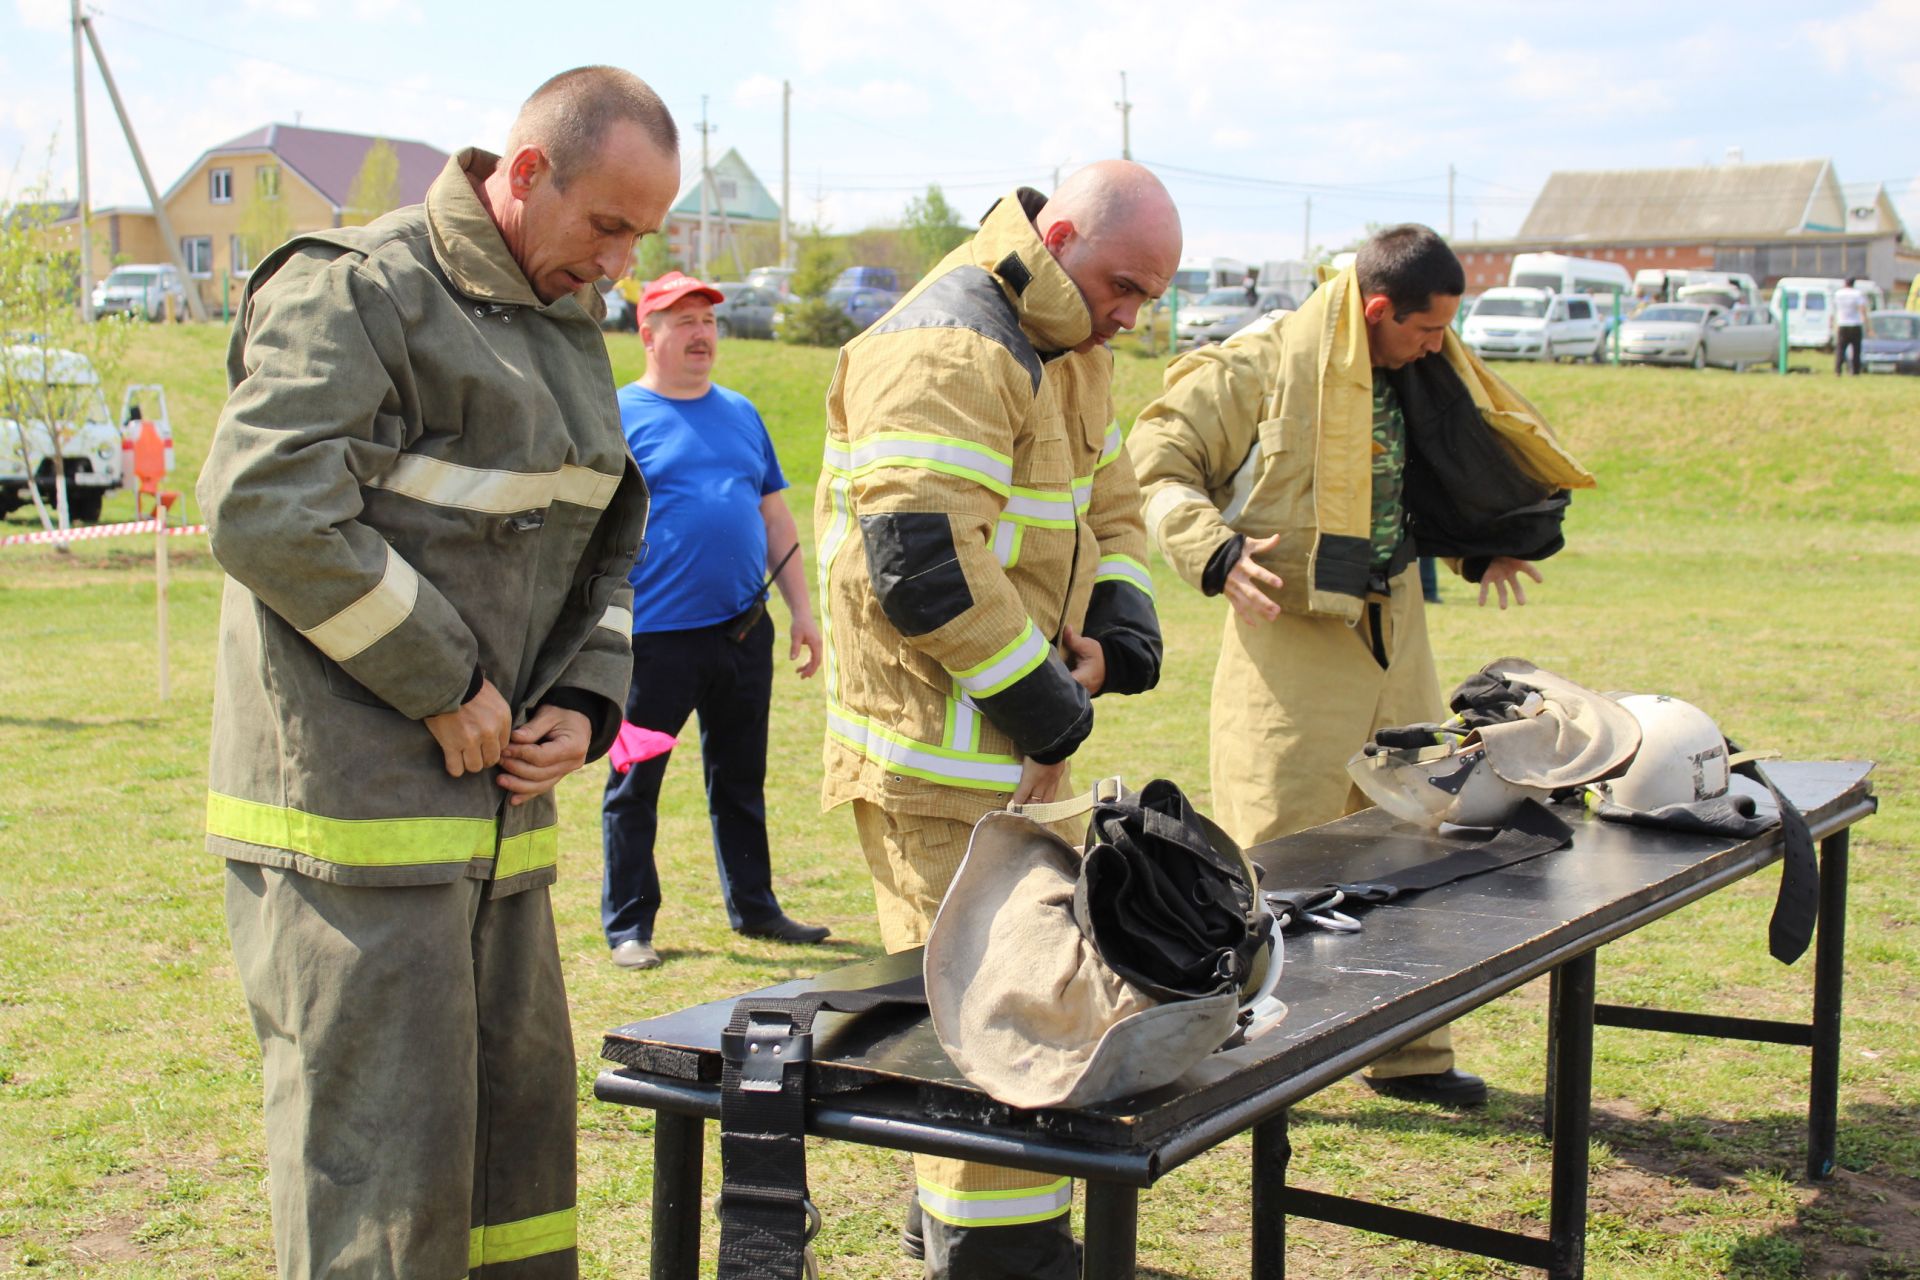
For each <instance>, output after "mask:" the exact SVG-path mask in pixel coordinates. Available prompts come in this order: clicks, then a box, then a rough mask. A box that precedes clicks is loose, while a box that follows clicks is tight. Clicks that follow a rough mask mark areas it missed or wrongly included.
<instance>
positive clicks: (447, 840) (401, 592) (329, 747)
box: [199, 151, 647, 894]
mask: <svg viewBox="0 0 1920 1280" xmlns="http://www.w3.org/2000/svg"><path fill="white" fill-rule="evenodd" d="M494 163H495V157H493V156H490V155H487V154H485V153H483V152H478V151H463V152H461V153H460V154H459V155H458V156H455V157H454V158H453V159H452V160H451V161H449V163H448V165H447V167H446V169H445V170H444V171H443V172H442V173H441V175H440V177H439V178H438V179H437V180H436V181H435V182H434V184H433V187H432V189H431V190H429V192H428V193H427V199H426V203H425V204H424V205H417V206H414V207H411V208H407V209H401V210H398V211H396V212H394V213H391V214H388V215H386V216H385V217H382V218H380V219H379V220H377V221H376V222H374V223H372V224H370V225H368V226H365V227H353V228H345V229H340V230H334V231H324V232H315V233H313V234H310V235H303V236H300V237H297V238H295V239H294V240H293V241H291V242H289V243H288V244H287V245H286V246H284V247H283V248H281V249H280V250H278V251H277V252H275V253H274V254H272V255H271V256H269V257H268V258H267V259H266V260H265V261H264V262H262V263H261V264H260V266H259V267H258V269H256V270H255V271H254V273H253V276H252V278H251V279H250V280H249V281H248V284H247V294H246V299H245V301H244V303H243V306H242V310H241V315H240V321H239V323H238V324H237V325H236V326H235V329H234V335H233V342H232V346H231V348H230V351H229V354H228V376H229V379H230V382H231V386H232V394H231V396H230V398H229V399H228V401H227V405H226V408H225V410H224V411H223V413H222V414H221V417H220V422H219V426H218V428H217V429H216V431H215V434H214V440H213V446H212V451H211V453H210V455H209V456H208V459H207V464H206V468H205V470H204V471H203V472H202V474H201V479H200V486H199V493H200V501H201V506H202V508H203V509H204V510H205V512H206V514H207V523H208V526H209V529H210V531H211V534H212V539H213V552H214V556H215V558H216V559H218V560H219V562H220V565H221V567H222V568H223V569H225V570H226V571H227V574H228V580H227V584H226V594H225V598H224V600H223V602H222V609H221V623H220V647H219V653H218V658H217V670H216V674H215V689H214V708H213V744H212V777H211V794H210V797H209V800H208V810H207V832H208V841H207V843H208V847H209V848H211V849H212V850H213V852H215V853H217V854H220V855H222V856H224V857H228V858H235V859H240V860H243V861H249V862H260V863H266V864H269V865H272V866H278V867H286V868H290V869H292V870H295V871H299V872H302V873H304V874H306V875H311V876H315V877H318V878H321V879H325V880H332V881H337V882H339V883H343V884H366V885H411V884H429V883H440V882H445V881H450V880H454V879H457V878H459V877H462V876H474V877H479V878H489V879H492V880H493V881H494V884H493V889H492V891H493V892H494V893H496V894H499V893H505V892H512V891H515V890H518V889H524V888H530V887H534V886H536V885H541V884H546V883H550V882H551V881H552V879H553V877H554V864H555V857H556V852H557V847H558V846H557V839H556V831H557V828H556V825H555V824H556V815H555V809H554V803H553V798H552V795H551V794H548V795H545V796H541V797H538V798H537V799H534V800H530V801H528V802H527V803H525V804H523V805H519V806H517V807H516V806H509V805H508V804H507V803H506V801H507V796H508V793H507V792H506V791H504V790H503V789H502V788H501V787H499V786H498V785H497V784H496V782H495V771H494V770H491V769H488V770H483V771H482V772H480V773H477V774H468V775H466V776H464V777H461V778H451V777H448V776H447V772H446V768H445V765H444V763H443V757H442V753H441V750H440V747H439V746H438V744H437V743H436V742H435V741H434V739H433V736H432V734H430V733H429V732H428V731H427V729H426V727H425V726H424V725H423V724H421V723H420V721H421V719H422V718H423V717H426V716H430V715H436V714H439V713H443V712H447V711H452V710H454V709H456V708H457V707H459V706H460V705H461V703H462V702H463V701H464V700H465V699H466V698H467V696H468V695H469V690H470V689H471V688H472V687H473V681H474V680H475V678H476V672H479V673H484V674H485V676H486V677H487V678H488V679H491V680H492V681H493V683H494V685H495V686H496V687H497V688H498V689H499V690H500V693H501V695H502V696H503V697H504V698H505V699H506V700H507V702H508V704H509V705H510V706H511V707H512V709H513V713H514V717H515V723H520V722H521V721H524V720H525V719H526V717H527V716H528V714H529V713H530V712H531V711H532V709H533V708H534V707H535V706H536V705H538V704H540V703H542V702H546V701H555V702H561V703H563V704H564V705H569V706H574V707H576V708H577V709H581V710H586V711H588V713H589V718H590V719H592V720H593V721H594V729H595V735H594V737H595V741H594V746H593V749H594V752H595V753H596V754H598V753H599V752H601V751H604V750H605V748H606V745H607V744H608V743H609V742H610V741H611V740H612V737H613V735H614V733H615V731H616V730H617V729H618V725H619V719H620V709H621V707H622V706H623V705H624V701H625V697H626V692H627V680H628V675H629V671H630V668H631V665H632V640H631V636H632V626H631V614H630V612H629V606H630V603H631V600H632V590H631V588H630V587H629V586H628V583H627V570H628V567H629V566H630V565H631V564H632V562H633V558H634V555H635V553H636V552H637V551H638V549H639V547H640V544H641V536H642V533H643V531H644V528H645V523H646V509H647V501H646V485H645V483H644V482H643V481H642V480H641V478H640V473H639V471H638V469H637V468H636V467H635V466H634V463H633V461H632V459H631V458H630V457H629V456H628V453H627V448H626V441H625V438H624V437H623V436H622V434H621V431H620V419H619V413H618V411H617V409H616V407H615V402H614V387H613V374H612V370H611V368H610V367H609V365H608V362H607V355H606V348H605V345H604V342H603V340H602V338H601V335H600V332H599V327H598V325H597V323H596V317H595V314H594V310H596V309H597V308H598V307H599V305H600V303H599V299H598V298H597V297H594V296H592V294H591V291H590V290H583V291H581V293H579V294H576V295H570V296H567V297H563V298H561V299H560V300H559V301H557V302H553V303H549V304H544V305H543V304H542V303H541V302H540V301H539V299H538V298H537V297H536V296H535V295H534V293H533V290H532V287H531V286H530V285H529V284H528V282H527V279H526V277H525V276H524V275H523V274H522V273H521V271H520V269H519V268H518V266H516V265H515V263H514V260H513V258H512V256H511V255H510V254H509V252H508V250H507V246H506V244H505V242H504V241H503V240H502V239H501V237H500V234H499V232H498V230H497V229H496V228H495V226H494V224H493V221H492V219H491V217H490V216H489V215H488V213H487V211H486V209H485V207H484V206H483V205H482V204H481V203H480V200H479V197H478V196H477V194H476V193H475V191H474V189H473V187H472V185H471V184H470V182H469V178H468V174H469V172H471V173H472V174H473V175H474V178H475V179H476V180H478V179H482V178H484V177H485V175H486V174H487V173H488V172H489V171H490V170H491V168H492V166H493V164H494Z"/></svg>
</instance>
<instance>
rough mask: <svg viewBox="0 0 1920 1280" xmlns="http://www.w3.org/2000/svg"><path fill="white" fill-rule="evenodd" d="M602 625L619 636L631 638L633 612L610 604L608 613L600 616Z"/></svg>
mask: <svg viewBox="0 0 1920 1280" xmlns="http://www.w3.org/2000/svg"><path fill="white" fill-rule="evenodd" d="M600 625H601V626H603V627H605V628H606V629H607V630H609V631H612V632H615V633H617V634H619V635H623V636H630V635H632V634H633V610H631V609H622V608H621V607H620V606H619V605H617V604H610V605H608V606H607V611H606V612H605V613H603V614H601V615H600Z"/></svg>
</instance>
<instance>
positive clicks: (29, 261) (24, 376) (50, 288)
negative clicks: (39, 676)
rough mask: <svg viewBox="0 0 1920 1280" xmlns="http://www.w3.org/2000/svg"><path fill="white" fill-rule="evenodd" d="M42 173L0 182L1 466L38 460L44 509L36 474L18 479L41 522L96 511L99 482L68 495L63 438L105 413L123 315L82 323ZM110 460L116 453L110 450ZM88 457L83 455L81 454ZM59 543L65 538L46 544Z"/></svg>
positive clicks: (125, 332) (105, 418) (115, 375)
mask: <svg viewBox="0 0 1920 1280" xmlns="http://www.w3.org/2000/svg"><path fill="white" fill-rule="evenodd" d="M49 192H50V183H49V180H48V179H47V177H46V176H45V175H44V174H43V175H42V177H41V178H40V180H39V181H38V182H37V183H36V184H35V185H34V186H33V187H32V188H31V189H29V190H27V191H25V192H23V193H22V195H21V198H20V199H18V200H12V199H10V198H9V194H10V193H8V192H4V191H0V208H3V209H5V210H6V213H5V214H4V215H3V216H0V449H3V450H5V452H6V454H7V455H8V459H9V460H8V462H7V463H6V464H5V470H8V471H19V472H20V473H21V474H25V475H29V476H31V475H35V474H37V473H38V472H39V471H40V469H41V466H42V465H43V461H44V465H45V466H46V470H47V471H48V473H49V476H48V478H49V479H51V480H52V482H53V509H52V510H49V509H48V507H47V503H46V495H45V494H43V493H42V492H41V489H40V486H39V485H38V484H29V485H27V486H26V488H27V493H28V495H29V496H30V497H31V499H32V501H33V506H34V510H35V511H36V512H38V513H39V516H40V524H41V527H43V528H45V529H46V530H48V531H49V532H52V531H53V530H55V529H56V528H57V529H62V530H64V529H68V528H70V527H72V515H73V512H74V508H76V507H79V508H82V510H81V511H80V516H81V518H82V519H95V518H97V517H98V514H99V512H98V504H99V497H100V496H101V494H102V491H101V490H99V489H92V488H89V489H88V490H87V491H86V493H85V500H84V502H76V501H70V499H69V496H68V491H67V479H68V476H69V475H70V474H71V473H72V471H74V470H75V469H77V468H78V467H79V466H80V465H82V464H81V462H80V460H78V459H75V460H74V461H73V463H72V464H69V461H68V458H67V447H68V445H69V444H71V443H72V442H73V440H74V437H75V436H76V435H78V434H79V432H80V430H81V428H82V427H83V426H84V425H85V424H87V423H88V422H90V421H91V422H111V421H112V419H111V417H110V415H109V412H108V409H107V400H106V393H107V391H108V389H109V388H110V387H112V386H113V385H114V384H116V383H117V382H118V380H119V378H120V377H121V371H122V365H123V360H124V357H125V353H126V347H127V338H128V336H129V330H130V326H131V323H132V318H131V316H130V315H121V316H115V317H112V318H110V319H106V320H101V321H99V322H97V323H94V324H89V323H87V321H86V319H85V318H84V316H83V315H82V312H81V309H80V296H79V275H80V255H79V254H78V253H77V252H75V251H74V250H73V249H72V248H71V247H69V246H68V245H67V244H66V243H65V240H64V237H63V236H62V234H61V232H60V231H59V230H58V229H56V228H55V227H54V225H53V224H54V221H55V219H56V217H57V215H58V213H59V212H61V211H62V210H61V208H60V204H59V202H56V201H54V200H53V199H52V198H51V196H50V194H49ZM116 461H117V459H116ZM87 465H91V464H90V463H88V464H87ZM54 546H55V548H56V549H57V550H59V551H61V552H66V551H67V550H68V547H67V545H66V544H65V543H64V542H57V543H55V544H54Z"/></svg>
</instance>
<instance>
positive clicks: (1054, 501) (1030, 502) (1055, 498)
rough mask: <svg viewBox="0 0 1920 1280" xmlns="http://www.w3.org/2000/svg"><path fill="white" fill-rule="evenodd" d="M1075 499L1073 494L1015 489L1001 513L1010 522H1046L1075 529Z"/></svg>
mask: <svg viewBox="0 0 1920 1280" xmlns="http://www.w3.org/2000/svg"><path fill="white" fill-rule="evenodd" d="M1073 498H1074V495H1073V494H1071V493H1045V492H1042V491H1040V490H1037V489H1015V490H1014V491H1013V493H1012V494H1010V495H1009V496H1008V498H1007V503H1006V506H1005V507H1003V508H1002V509H1001V513H1002V514H1003V515H1005V516H1006V518H1007V519H1009V520H1019V521H1025V522H1035V521H1039V522H1045V523H1049V524H1057V525H1061V526H1063V527H1065V528H1069V529H1070V528H1072V527H1073Z"/></svg>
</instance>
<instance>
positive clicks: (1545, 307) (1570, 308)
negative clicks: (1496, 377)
mask: <svg viewBox="0 0 1920 1280" xmlns="http://www.w3.org/2000/svg"><path fill="white" fill-rule="evenodd" d="M1603 303H1604V304H1605V307H1606V308H1607V310H1602V304H1603ZM1612 305H1613V304H1612V301H1611V300H1610V299H1601V298H1590V297H1586V296H1584V295H1582V296H1576V297H1568V296H1564V295H1562V294H1557V293H1549V292H1548V291H1547V290H1545V289H1515V288H1504V289H1489V290H1487V291H1486V292H1485V293H1483V294H1481V295H1480V296H1479V297H1478V298H1476V299H1474V303H1473V310H1472V312H1470V313H1469V314H1468V316H1467V321H1466V324H1464V325H1463V326H1462V327H1461V331H1460V340H1461V341H1462V342H1464V343H1466V344H1467V346H1468V347H1470V348H1472V350H1473V353H1474V354H1475V355H1477V356H1479V357H1480V358H1481V359H1482V360H1541V361H1553V360H1558V359H1561V358H1562V357H1565V356H1571V357H1573V358H1574V359H1576V360H1598V359H1601V358H1602V356H1603V355H1604V353H1605V349H1606V317H1607V316H1608V315H1609V314H1611V307H1612Z"/></svg>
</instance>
